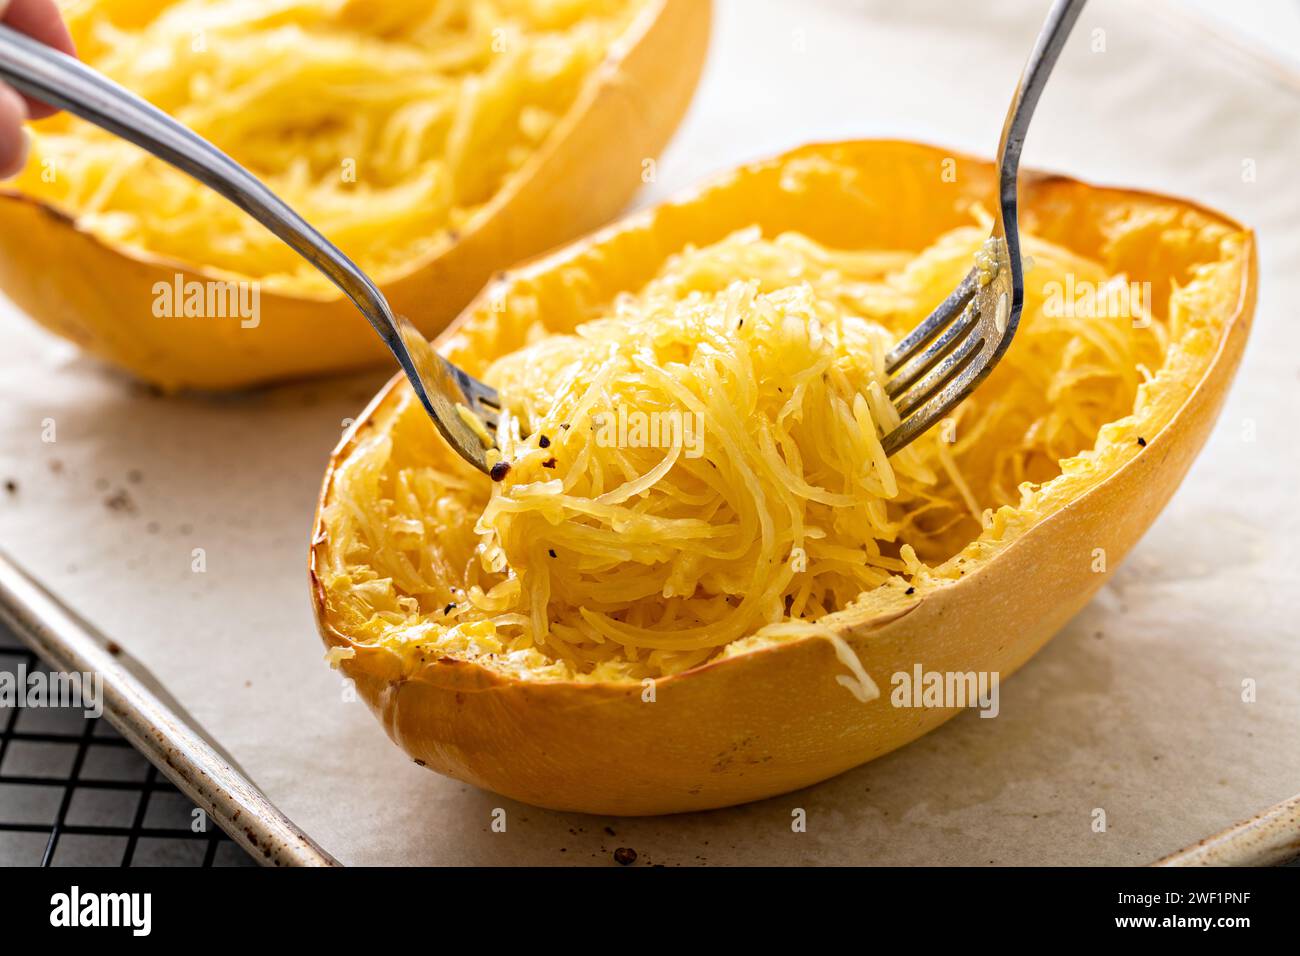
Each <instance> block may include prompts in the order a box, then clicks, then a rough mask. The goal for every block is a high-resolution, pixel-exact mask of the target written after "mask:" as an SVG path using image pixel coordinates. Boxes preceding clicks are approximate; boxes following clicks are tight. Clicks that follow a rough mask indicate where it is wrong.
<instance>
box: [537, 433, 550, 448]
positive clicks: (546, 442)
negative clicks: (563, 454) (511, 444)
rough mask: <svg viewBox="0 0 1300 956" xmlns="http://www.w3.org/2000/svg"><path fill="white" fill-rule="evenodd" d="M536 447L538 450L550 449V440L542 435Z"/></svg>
mask: <svg viewBox="0 0 1300 956" xmlns="http://www.w3.org/2000/svg"><path fill="white" fill-rule="evenodd" d="M537 446H538V447H539V448H550V447H551V440H550V439H549V438H547V437H546V436H545V435H543V436H541V437H540V438H538V439H537Z"/></svg>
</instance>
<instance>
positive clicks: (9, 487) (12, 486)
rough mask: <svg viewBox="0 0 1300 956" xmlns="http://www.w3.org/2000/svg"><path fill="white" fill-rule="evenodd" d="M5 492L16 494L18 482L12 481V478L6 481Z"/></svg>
mask: <svg viewBox="0 0 1300 956" xmlns="http://www.w3.org/2000/svg"><path fill="white" fill-rule="evenodd" d="M5 491H7V492H9V494H11V495H16V494H18V482H16V481H14V480H13V479H12V478H9V479H6V480H5Z"/></svg>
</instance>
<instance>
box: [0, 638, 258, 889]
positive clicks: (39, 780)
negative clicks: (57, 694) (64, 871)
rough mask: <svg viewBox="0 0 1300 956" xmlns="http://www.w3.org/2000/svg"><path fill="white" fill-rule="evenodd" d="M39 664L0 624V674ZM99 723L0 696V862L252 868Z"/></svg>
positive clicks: (37, 667)
mask: <svg viewBox="0 0 1300 956" xmlns="http://www.w3.org/2000/svg"><path fill="white" fill-rule="evenodd" d="M20 670H21V671H25V672H26V673H33V672H35V671H38V670H39V671H47V668H45V667H44V666H42V664H41V662H40V661H39V659H38V658H37V657H36V655H35V654H33V653H32V652H31V651H30V650H28V649H27V648H26V647H24V646H23V645H22V644H21V643H19V641H18V639H17V638H16V637H14V636H13V635H12V634H10V633H9V632H8V631H7V630H6V629H5V628H4V627H3V626H0V672H5V671H7V672H9V673H11V674H17V673H18V672H19V671H20ZM253 865H256V864H255V863H254V861H253V860H252V858H250V857H249V856H248V854H246V853H245V852H244V851H243V849H242V848H240V847H239V845H238V844H236V843H235V842H234V841H233V840H231V839H230V838H229V837H228V836H227V835H226V834H225V833H224V832H223V831H222V829H221V828H220V827H219V826H217V824H216V823H215V822H213V821H212V820H210V819H207V818H206V817H205V816H204V815H203V814H202V813H201V812H200V811H198V810H196V809H195V808H194V805H193V803H192V802H191V801H190V800H189V799H188V798H187V797H186V796H185V795H184V794H183V793H181V792H180V791H179V790H178V789H176V787H174V786H173V785H172V784H171V782H170V781H169V780H167V779H166V778H165V777H163V776H162V775H160V774H159V773H158V770H157V768H156V767H154V766H153V765H152V764H151V763H149V761H147V760H146V759H145V758H144V756H143V755H141V754H140V753H139V752H138V751H137V750H136V749H135V748H134V747H132V746H131V744H130V743H129V742H128V741H126V740H125V739H123V738H122V737H121V736H120V735H119V734H118V733H117V731H116V730H114V729H113V727H112V725H111V724H109V723H108V721H106V720H103V719H100V718H95V717H86V716H84V715H83V713H82V712H81V711H80V710H75V709H67V708H45V707H40V708H36V707H27V708H24V707H17V706H15V707H9V706H5V705H4V704H0V866H253Z"/></svg>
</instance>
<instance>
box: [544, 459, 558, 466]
mask: <svg viewBox="0 0 1300 956" xmlns="http://www.w3.org/2000/svg"><path fill="white" fill-rule="evenodd" d="M542 467H543V468H554V467H555V459H554V458H548V459H546V461H544V462H542Z"/></svg>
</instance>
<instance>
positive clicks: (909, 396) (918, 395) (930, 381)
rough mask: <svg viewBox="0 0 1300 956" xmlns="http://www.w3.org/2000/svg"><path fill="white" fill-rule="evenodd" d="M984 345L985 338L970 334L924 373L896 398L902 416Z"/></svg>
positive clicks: (932, 391)
mask: <svg viewBox="0 0 1300 956" xmlns="http://www.w3.org/2000/svg"><path fill="white" fill-rule="evenodd" d="M983 347H984V339H983V338H981V337H980V336H978V335H968V336H967V337H966V338H964V339H963V340H962V342H961V344H960V345H958V346H957V347H956V348H955V349H953V350H952V351H951V352H949V353H948V354H947V355H945V356H944V357H943V358H942V359H940V361H939V362H938V364H937V365H935V366H934V367H933V368H932V369H930V371H928V372H926V373H925V374H924V375H922V376H921V377H920V378H919V379H918V380H917V381H916V382H914V383H913V384H912V386H911V388H909V389H907V390H906V391H905V392H903V393H902V394H901V395H899V396H898V397H897V398H896V399H895V400H894V406H895V407H896V408H897V409H898V414H899V416H900V417H902V418H907V416H909V415H911V414H912V412H914V411H915V410H916V409H917V408H918V407H919V406H920V405H922V404H923V403H924V402H925V401H926V400H927V399H928V398H929V397H930V396H931V395H932V394H934V392H935V391H936V390H938V389H940V388H942V387H943V386H944V384H945V383H946V382H947V381H948V379H950V378H952V377H953V376H954V375H956V374H957V373H958V372H960V371H961V370H962V369H963V368H965V367H966V363H967V362H969V361H970V360H971V359H972V358H974V357H975V356H976V355H978V354H979V351H980V349H982V348H983Z"/></svg>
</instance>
